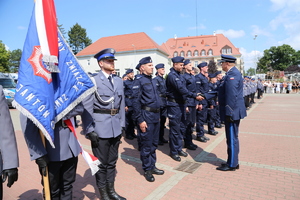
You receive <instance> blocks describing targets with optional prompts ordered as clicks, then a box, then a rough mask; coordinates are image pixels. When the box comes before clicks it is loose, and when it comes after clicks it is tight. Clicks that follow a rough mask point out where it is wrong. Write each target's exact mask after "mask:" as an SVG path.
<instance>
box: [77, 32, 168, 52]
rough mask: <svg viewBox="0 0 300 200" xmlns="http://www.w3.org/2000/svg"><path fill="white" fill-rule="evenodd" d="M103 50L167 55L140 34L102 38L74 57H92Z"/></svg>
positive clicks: (148, 38) (143, 34) (145, 35)
mask: <svg viewBox="0 0 300 200" xmlns="http://www.w3.org/2000/svg"><path fill="white" fill-rule="evenodd" d="M105 48H114V49H115V50H116V51H117V52H122V51H135V50H143V49H159V50H160V51H162V52H164V53H165V54H167V53H166V51H165V50H164V49H163V48H161V47H160V46H159V45H158V44H157V43H156V42H154V40H152V39H151V38H150V37H149V36H148V35H147V34H146V33H144V32H140V33H131V34H124V35H116V36H109V37H102V38H100V39H99V40H97V41H96V42H94V43H93V44H91V45H89V46H88V47H86V48H85V49H83V50H82V51H80V52H78V53H77V54H76V56H84V55H94V54H96V53H98V52H99V51H100V50H102V49H105Z"/></svg>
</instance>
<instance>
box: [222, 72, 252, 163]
mask: <svg viewBox="0 0 300 200" xmlns="http://www.w3.org/2000/svg"><path fill="white" fill-rule="evenodd" d="M218 98H219V105H220V116H221V120H222V121H225V131H226V139H227V154H228V159H227V165H228V166H229V167H237V165H238V154H239V140H238V132H239V124H240V119H243V118H244V117H246V116H247V114H246V107H245V103H244V99H243V78H242V76H241V73H240V71H239V70H238V69H237V68H236V67H232V68H231V69H230V70H228V72H227V73H226V76H225V77H224V81H223V82H222V83H221V84H220V87H219V92H218ZM226 116H227V117H231V118H232V120H233V122H229V121H227V120H225V119H226Z"/></svg>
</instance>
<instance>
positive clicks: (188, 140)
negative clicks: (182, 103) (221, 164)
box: [184, 106, 196, 145]
mask: <svg viewBox="0 0 300 200" xmlns="http://www.w3.org/2000/svg"><path fill="white" fill-rule="evenodd" d="M188 108H189V112H187V113H186V131H185V137H184V144H185V145H191V144H193V135H192V134H193V128H194V126H195V122H196V106H188Z"/></svg>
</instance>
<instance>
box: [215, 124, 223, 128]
mask: <svg viewBox="0 0 300 200" xmlns="http://www.w3.org/2000/svg"><path fill="white" fill-rule="evenodd" d="M215 127H216V128H222V127H224V126H223V125H222V124H218V125H215Z"/></svg>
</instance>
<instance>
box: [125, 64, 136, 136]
mask: <svg viewBox="0 0 300 200" xmlns="http://www.w3.org/2000/svg"><path fill="white" fill-rule="evenodd" d="M126 76H127V80H126V81H124V95H125V118H126V126H125V135H126V138H127V139H129V140H133V139H134V138H136V135H135V133H134V121H133V118H132V113H133V108H132V98H133V97H132V85H133V76H134V75H133V69H128V70H127V71H126Z"/></svg>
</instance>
